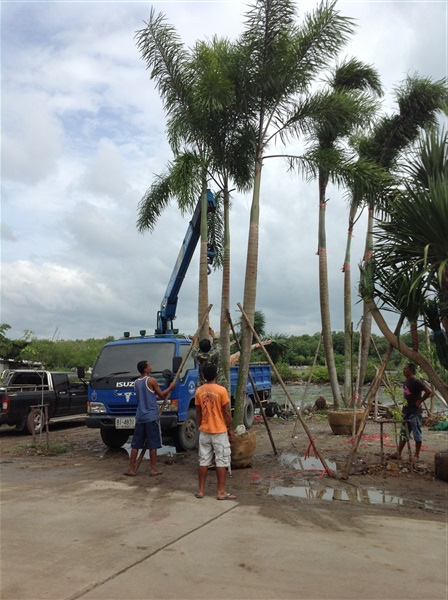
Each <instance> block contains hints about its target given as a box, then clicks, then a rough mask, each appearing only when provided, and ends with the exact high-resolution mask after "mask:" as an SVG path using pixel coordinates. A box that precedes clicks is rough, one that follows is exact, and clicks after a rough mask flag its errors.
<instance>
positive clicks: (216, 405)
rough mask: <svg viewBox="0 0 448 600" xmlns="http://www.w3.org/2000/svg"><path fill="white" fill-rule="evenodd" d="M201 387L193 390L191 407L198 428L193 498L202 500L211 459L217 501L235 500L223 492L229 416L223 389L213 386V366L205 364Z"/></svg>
mask: <svg viewBox="0 0 448 600" xmlns="http://www.w3.org/2000/svg"><path fill="white" fill-rule="evenodd" d="M202 374H203V376H204V379H205V383H204V385H201V386H200V387H199V388H198V389H197V390H196V395H195V406H196V417H197V421H198V425H199V485H198V491H197V493H196V494H195V496H196V498H203V497H204V488H205V481H206V479H207V473H208V468H209V467H210V466H211V465H212V462H213V457H214V458H215V464H216V479H217V484H218V493H217V496H216V498H217V500H235V498H236V496H234V495H233V494H229V493H227V491H226V487H225V484H226V471H227V469H228V467H229V466H230V455H231V450H230V442H229V435H230V436H233V430H232V415H231V412H230V400H229V395H228V393H227V390H226V388H225V387H223V386H222V385H218V384H217V383H216V378H217V375H218V370H217V368H216V366H215V365H214V364H206V365H204V368H203V370H202Z"/></svg>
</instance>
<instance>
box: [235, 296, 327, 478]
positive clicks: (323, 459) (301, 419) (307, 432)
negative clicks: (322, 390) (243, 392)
mask: <svg viewBox="0 0 448 600" xmlns="http://www.w3.org/2000/svg"><path fill="white" fill-rule="evenodd" d="M238 308H239V309H240V311H241V314H242V315H243V317H244V319H245V321H246V323H247V325H248V327H249V328H250V330H251V331H252V334H253V336H254V338H255V339H256V340H257V342H258V343H260V344H261V340H260V338H259V337H258V334H257V332H256V331H255V329H254V328H253V326H252V323H251V322H250V321H249V319H248V317H247V315H246V313H245V312H244V309H243V307H242V306H241V304H240V303H238ZM261 349H262V350H263V352H264V353H265V355H266V358H267V360H268V362H269V364H270V365H271V369H272V370H273V371H274V373H275V375H276V377H277V379H278V381H279V383H280V385H281V386H282V388H283V391H284V392H285V394H286V397H287V398H288V400H289V403H290V404H291V407H292V409H293V411H294V412H295V413H296V416H297V418H298V419H299V421H300V422H301V424H302V427H303V429H304V430H305V433H306V434H307V436H308V438H309V440H310V444H311V446H312V447H313V449H314V452H315V453H316V455H317V456H318V458H319V460H320V462H321V463H322V466H323V468H324V469H325V471H326V472H327V475H328V476H329V477H335V473H334V471H333V470H332V469H330V468H329V466H328V465H327V462H326V460H325V458H324V457H323V455H322V453H321V451H320V450H319V448H318V447H317V444H316V442H315V440H314V437H313V436H312V434H311V431H310V430H309V428H308V426H307V424H306V423H305V420H304V419H303V417H302V415H301V414H300V411H299V410H298V408H297V406H296V405H295V403H294V401H293V399H292V398H291V396H290V394H289V392H288V389H287V387H286V385H285V382H284V381H283V379H282V378H281V377H280V374H279V372H278V371H277V369H276V367H275V365H274V363H273V362H272V359H271V357H270V356H269V353H268V351H267V350H266V348H265V347H264V346H263V345H261Z"/></svg>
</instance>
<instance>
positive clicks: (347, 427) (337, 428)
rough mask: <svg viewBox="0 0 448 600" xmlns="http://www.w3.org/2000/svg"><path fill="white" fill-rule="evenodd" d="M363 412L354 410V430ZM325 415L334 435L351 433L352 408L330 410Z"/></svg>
mask: <svg viewBox="0 0 448 600" xmlns="http://www.w3.org/2000/svg"><path fill="white" fill-rule="evenodd" d="M363 414H364V411H363V410H357V411H356V430H358V427H359V424H360V423H361V419H362V417H363ZM327 416H328V423H329V424H330V427H331V431H332V432H333V434H334V435H353V411H352V410H330V411H328V413H327Z"/></svg>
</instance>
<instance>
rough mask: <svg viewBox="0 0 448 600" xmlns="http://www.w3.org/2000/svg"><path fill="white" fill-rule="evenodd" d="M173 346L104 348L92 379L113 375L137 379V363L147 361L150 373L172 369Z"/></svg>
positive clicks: (143, 343) (128, 345)
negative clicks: (150, 369)
mask: <svg viewBox="0 0 448 600" xmlns="http://www.w3.org/2000/svg"><path fill="white" fill-rule="evenodd" d="M174 350H175V344H173V343H170V342H163V343H158V344H148V343H145V342H142V343H141V344H140V343H136V344H117V345H116V346H105V347H104V348H103V349H102V350H101V354H100V355H99V357H98V360H97V361H96V363H95V365H94V367H93V371H92V377H91V378H92V379H99V378H100V377H108V376H112V377H113V376H114V375H124V374H125V375H126V376H128V377H137V376H138V375H139V373H138V371H137V363H138V362H140V361H141V360H147V361H148V362H149V363H150V364H151V367H152V373H154V374H156V373H161V372H162V371H163V370H164V369H172V368H173V356H174Z"/></svg>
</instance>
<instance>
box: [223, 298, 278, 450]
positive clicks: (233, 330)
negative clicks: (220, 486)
mask: <svg viewBox="0 0 448 600" xmlns="http://www.w3.org/2000/svg"><path fill="white" fill-rule="evenodd" d="M226 310H227V320H228V321H229V325H230V328H231V330H232V333H233V337H234V338H235V343H236V346H237V348H238V350H239V351H240V352H241V346H240V342H239V340H238V338H237V337H236V333H235V329H234V328H233V323H232V317H231V316H230V312H229V309H226ZM249 379H250V383H251V386H252V389H253V391H254V396H255V400H256V402H257V405H258V408H259V409H260V412H261V416H262V417H263V421H264V424H265V427H266V431H267V432H268V436H269V439H270V441H271V445H272V449H273V450H274V454H275V455H277V454H278V452H277V448H276V447H275V443H274V440H273V438H272V433H271V429H270V427H269V423H268V421H267V419H266V415H265V412H264V408H263V406H262V404H261V401H260V397H259V395H258V391H257V389H256V388H255V381H254V378H253V377H252V374H251V372H250V371H249Z"/></svg>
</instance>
